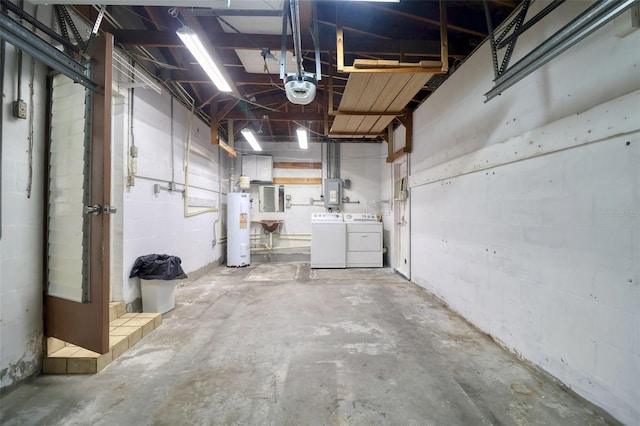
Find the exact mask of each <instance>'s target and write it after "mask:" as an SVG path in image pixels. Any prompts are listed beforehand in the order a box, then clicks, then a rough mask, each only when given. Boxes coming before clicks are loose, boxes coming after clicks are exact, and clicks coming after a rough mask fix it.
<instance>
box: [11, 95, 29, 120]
mask: <svg viewBox="0 0 640 426" xmlns="http://www.w3.org/2000/svg"><path fill="white" fill-rule="evenodd" d="M12 107H13V108H12V110H13V116H14V117H15V118H23V119H24V118H27V103H26V102H25V101H23V100H22V99H18V100H17V101H13V105H12Z"/></svg>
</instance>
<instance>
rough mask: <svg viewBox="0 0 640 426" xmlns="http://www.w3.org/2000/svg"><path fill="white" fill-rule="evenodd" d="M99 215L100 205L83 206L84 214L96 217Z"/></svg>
mask: <svg viewBox="0 0 640 426" xmlns="http://www.w3.org/2000/svg"><path fill="white" fill-rule="evenodd" d="M100 213H102V207H100V204H94V205H92V206H84V214H92V215H94V216H98V215H99V214H100Z"/></svg>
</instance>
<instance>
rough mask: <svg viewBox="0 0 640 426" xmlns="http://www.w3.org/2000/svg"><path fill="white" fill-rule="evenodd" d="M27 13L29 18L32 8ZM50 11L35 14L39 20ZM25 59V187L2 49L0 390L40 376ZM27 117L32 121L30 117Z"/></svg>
mask: <svg viewBox="0 0 640 426" xmlns="http://www.w3.org/2000/svg"><path fill="white" fill-rule="evenodd" d="M25 9H27V10H28V11H30V12H32V11H33V9H32V7H31V6H30V5H28V4H27V5H25ZM45 15H48V8H45V7H42V6H41V7H40V8H39V14H38V16H39V17H43V16H45ZM31 62H32V58H31V57H30V56H29V55H23V58H22V81H21V83H20V87H21V92H22V93H21V97H22V99H23V100H25V101H26V102H27V103H28V104H29V105H28V107H29V108H30V107H31V106H33V122H34V126H33V130H34V133H33V176H32V190H31V196H30V197H28V196H27V185H28V181H29V155H28V146H29V133H30V132H29V120H28V119H27V120H21V119H17V118H14V117H13V115H12V114H11V102H12V101H14V100H16V99H17V96H18V93H17V87H18V86H17V84H18V78H17V52H16V49H15V48H14V47H13V46H12V45H10V44H7V45H6V63H5V80H4V91H3V93H2V97H1V99H2V106H1V109H0V114H2V115H3V124H2V129H1V130H0V131H2V146H1V147H0V149H2V190H1V193H2V223H1V227H2V238H1V239H0V340H1V341H2V344H1V345H0V388H2V389H5V388H8V387H10V386H12V385H14V384H15V383H16V382H19V381H21V380H24V379H25V378H28V377H30V376H33V375H35V374H38V373H39V372H40V369H41V365H42V360H41V357H42V335H43V334H42V333H43V324H42V291H43V275H42V270H43V264H42V261H43V253H42V238H43V229H42V227H43V218H42V212H43V211H44V191H45V188H44V184H43V181H44V170H43V167H42V164H43V159H44V138H45V135H44V125H43V123H44V111H45V100H46V80H45V78H46V77H45V72H46V69H45V67H44V66H43V65H42V64H40V63H38V62H36V65H35V78H34V86H33V90H34V98H33V105H32V101H31V99H30V90H29V83H30V78H31ZM28 111H29V115H31V111H30V110H28Z"/></svg>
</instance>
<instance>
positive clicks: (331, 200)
mask: <svg viewBox="0 0 640 426" xmlns="http://www.w3.org/2000/svg"><path fill="white" fill-rule="evenodd" d="M341 204H342V181H341V180H340V179H325V180H324V206H325V207H326V208H328V209H336V208H340V205H341Z"/></svg>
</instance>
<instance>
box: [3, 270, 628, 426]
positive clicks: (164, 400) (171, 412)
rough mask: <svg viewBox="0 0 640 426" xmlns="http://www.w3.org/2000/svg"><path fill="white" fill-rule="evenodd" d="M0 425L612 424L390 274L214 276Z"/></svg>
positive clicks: (23, 398) (16, 400) (36, 386)
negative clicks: (128, 345) (105, 363)
mask: <svg viewBox="0 0 640 426" xmlns="http://www.w3.org/2000/svg"><path fill="white" fill-rule="evenodd" d="M0 402H1V404H2V405H1V406H0V413H1V414H0V416H1V417H0V420H1V422H0V423H2V424H3V425H27V424H28V425H35V424H46V425H85V424H86V425H90V424H91V425H150V424H156V425H206V424H224V425H227V424H229V425H352V424H353V425H370V424H375V425H378V424H380V425H480V424H494V425H498V424H509V425H511V424H516V425H523V424H545V425H598V424H617V423H616V421H615V420H613V419H612V418H611V417H610V416H608V415H607V414H606V413H604V412H603V411H602V410H600V409H598V408H597V407H594V406H593V405H591V404H589V403H587V402H585V401H583V400H581V399H580V398H578V397H576V396H575V395H573V394H571V393H570V392H566V391H565V390H563V389H562V388H561V387H559V386H558V385H557V384H555V383H554V382H553V381H552V380H550V379H549V377H548V376H546V375H545V374H542V373H540V372H538V371H535V369H532V368H530V367H529V366H528V365H527V364H525V363H523V362H520V361H519V360H518V359H516V357H515V356H513V355H512V354H510V353H508V352H506V351H504V350H502V349H501V348H500V347H498V346H497V345H496V344H495V343H493V342H492V341H491V340H490V339H489V338H488V337H487V336H485V335H483V334H481V333H479V332H478V331H476V330H474V329H473V328H472V327H470V326H469V325H468V324H467V323H465V322H464V321H463V320H462V319H461V318H460V317H458V316H457V315H455V314H454V313H452V312H450V311H449V310H447V309H446V308H445V307H443V306H442V304H441V303H440V302H439V301H438V300H437V299H435V298H434V297H432V296H430V295H429V294H428V293H426V292H425V291H423V290H422V289H420V288H419V287H417V286H415V285H413V284H411V283H409V282H407V281H405V280H403V279H401V278H399V277H397V276H396V275H394V274H393V272H392V271H390V270H389V269H379V270H373V269H369V270H364V269H350V270H310V269H309V265H308V264H307V263H281V264H261V265H253V266H251V267H247V268H241V269H232V268H226V267H221V268H219V269H216V270H214V271H213V272H211V273H210V274H208V275H206V276H205V277H203V278H201V279H199V280H197V281H195V282H192V283H188V284H186V285H185V286H183V287H180V288H179V289H178V292H177V300H176V308H175V309H174V310H173V311H171V312H170V313H168V314H167V315H165V319H164V322H163V324H162V326H161V327H160V328H159V329H158V330H156V331H154V332H153V333H151V334H150V335H149V336H147V337H145V338H144V339H143V340H142V341H141V342H140V343H138V344H137V345H136V346H135V347H133V348H132V349H131V350H130V351H129V352H127V353H125V354H124V355H123V356H121V357H120V358H118V359H117V360H116V361H114V362H113V363H112V364H111V365H110V366H109V367H107V368H106V369H105V370H104V371H102V372H101V373H99V374H97V375H94V376H41V377H39V378H37V379H35V380H33V381H31V382H30V383H27V384H24V385H22V386H19V387H18V388H17V389H16V390H15V391H13V392H11V393H10V394H8V395H6V396H5V397H3V398H2V399H1V400H0Z"/></svg>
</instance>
